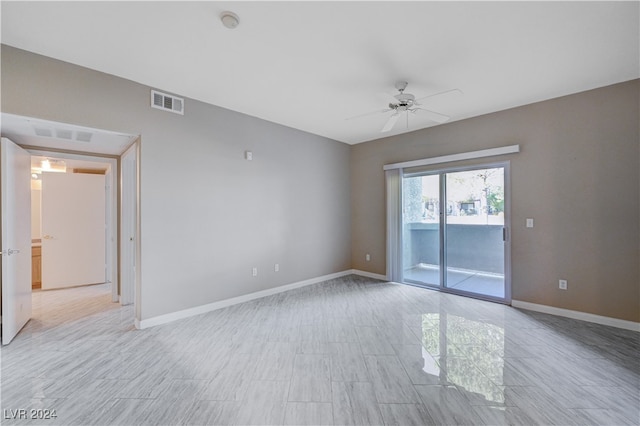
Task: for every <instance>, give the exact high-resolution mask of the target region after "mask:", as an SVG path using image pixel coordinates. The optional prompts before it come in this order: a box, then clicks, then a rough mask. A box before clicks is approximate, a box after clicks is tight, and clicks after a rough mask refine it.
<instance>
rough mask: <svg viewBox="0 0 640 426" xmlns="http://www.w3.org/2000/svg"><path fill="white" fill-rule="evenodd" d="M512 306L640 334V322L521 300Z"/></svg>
mask: <svg viewBox="0 0 640 426" xmlns="http://www.w3.org/2000/svg"><path fill="white" fill-rule="evenodd" d="M511 306H512V307H514V308H519V309H526V310H528V311H535V312H542V313H544V314H550V315H557V316H560V317H565V318H572V319H577V320H581V321H587V322H592V323H596V324H601V325H607V326H609V327H616V328H622V329H625V330H631V331H635V332H639V333H640V322H633V321H627V320H622V319H618V318H611V317H604V316H601V315H595V314H590V313H587V312H580V311H572V310H570V309H563V308H556V307H554V306H548V305H538V304H537V303H529V302H523V301H521V300H512V301H511Z"/></svg>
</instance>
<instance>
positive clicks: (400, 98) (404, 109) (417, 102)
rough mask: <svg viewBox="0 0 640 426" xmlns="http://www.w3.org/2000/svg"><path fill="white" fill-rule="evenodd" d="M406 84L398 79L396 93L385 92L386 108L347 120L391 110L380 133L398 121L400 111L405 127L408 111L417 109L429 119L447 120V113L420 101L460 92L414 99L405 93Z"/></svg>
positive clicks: (440, 121) (442, 93)
mask: <svg viewBox="0 0 640 426" xmlns="http://www.w3.org/2000/svg"><path fill="white" fill-rule="evenodd" d="M408 84H409V83H407V82H406V81H398V82H397V83H396V85H395V87H396V89H398V92H399V93H398V94H397V95H393V96H392V95H390V94H387V93H385V96H386V98H387V100H388V101H389V105H388V106H387V108H385V109H383V110H378V111H373V112H369V113H366V114H362V115H357V116H355V117H350V118H348V119H347V120H350V119H353V118H360V117H365V116H368V115H373V114H380V113H383V114H384V113H387V112H392V111H393V113H392V114H391V115H390V116H389V119H388V120H387V122H386V124H385V125H384V127H382V130H381V132H382V133H384V132H388V131H390V130H391V129H393V127H394V126H395V125H396V123H397V122H398V119H399V118H400V116H401V115H402V113H405V115H406V119H407V127H409V113H412V114H416V113H417V112H418V111H420V114H422V115H424V116H426V117H427V118H428V119H430V120H431V121H435V122H436V123H444V122H446V121H448V120H449V119H450V118H451V117H449V116H448V115H444V114H440V113H438V112H435V111H431V110H428V109H426V108H422V103H421V101H424V100H425V99H429V98H433V97H435V96H441V95H446V94H456V95H461V94H462V92H461V91H460V90H459V89H451V90H445V91H443V92H438V93H434V94H432V95H429V96H424V97H422V98H418V99H416V97H415V96H414V95H412V94H411V93H405V89H406V88H407V85H408Z"/></svg>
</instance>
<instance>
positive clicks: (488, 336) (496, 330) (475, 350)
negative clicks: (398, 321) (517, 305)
mask: <svg viewBox="0 0 640 426" xmlns="http://www.w3.org/2000/svg"><path fill="white" fill-rule="evenodd" d="M421 337H422V346H423V350H422V353H423V359H424V368H423V371H424V372H425V373H427V374H431V375H435V376H438V377H439V378H440V383H442V384H453V385H456V386H458V387H459V388H461V389H464V390H466V391H467V392H470V393H472V394H475V395H476V396H477V397H480V398H483V399H484V400H485V401H486V402H493V403H497V404H501V403H503V402H504V388H502V387H500V386H497V385H496V383H502V380H501V379H502V377H503V373H504V359H503V358H501V357H500V356H499V355H498V354H500V353H504V346H505V333H504V328H502V327H499V326H497V325H495V324H489V323H486V322H481V321H473V320H470V319H468V318H464V317H460V316H456V315H451V314H447V313H429V314H424V315H422V336H421ZM494 379H495V380H494Z"/></svg>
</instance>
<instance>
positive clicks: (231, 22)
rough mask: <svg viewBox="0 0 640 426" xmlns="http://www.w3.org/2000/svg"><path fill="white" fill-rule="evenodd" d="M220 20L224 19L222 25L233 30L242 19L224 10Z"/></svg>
mask: <svg viewBox="0 0 640 426" xmlns="http://www.w3.org/2000/svg"><path fill="white" fill-rule="evenodd" d="M220 20H221V21H222V25H224V26H225V27H227V28H229V29H231V30H232V29H234V28H235V27H237V26H238V24H239V23H240V19H239V18H238V15H236V14H235V13H233V12H228V11H227V12H222V13H221V14H220Z"/></svg>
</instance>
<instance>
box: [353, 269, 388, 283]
mask: <svg viewBox="0 0 640 426" xmlns="http://www.w3.org/2000/svg"><path fill="white" fill-rule="evenodd" d="M351 273H352V274H354V275H361V276H363V277H367V278H373V279H376V280H382V281H389V279H388V278H387V276H386V275H380V274H374V273H373V272H367V271H361V270H359V269H352V270H351Z"/></svg>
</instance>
